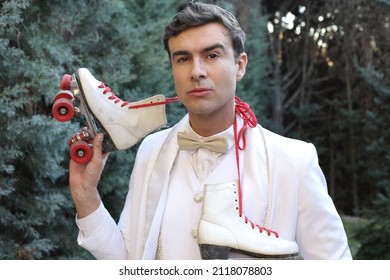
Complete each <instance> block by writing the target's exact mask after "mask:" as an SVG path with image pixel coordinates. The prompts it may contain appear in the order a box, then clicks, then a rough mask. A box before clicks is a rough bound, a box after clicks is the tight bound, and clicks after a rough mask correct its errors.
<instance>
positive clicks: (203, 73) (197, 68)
mask: <svg viewBox="0 0 390 280" xmlns="http://www.w3.org/2000/svg"><path fill="white" fill-rule="evenodd" d="M206 77H207V69H206V65H205V64H204V62H203V61H202V60H200V59H196V60H195V59H194V60H193V64H192V69H191V79H193V80H195V81H198V80H200V79H204V78H206Z"/></svg>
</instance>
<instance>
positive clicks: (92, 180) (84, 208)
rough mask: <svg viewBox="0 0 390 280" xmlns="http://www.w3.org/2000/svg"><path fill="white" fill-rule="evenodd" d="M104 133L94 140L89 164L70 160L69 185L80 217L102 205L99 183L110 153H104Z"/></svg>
mask: <svg viewBox="0 0 390 280" xmlns="http://www.w3.org/2000/svg"><path fill="white" fill-rule="evenodd" d="M102 143H103V134H101V133H99V134H98V135H96V137H95V139H94V140H93V156H92V159H91V160H90V161H89V162H88V163H87V164H77V163H75V162H74V161H72V160H71V161H70V164H69V186H70V192H71V195H72V199H73V202H74V204H75V207H76V211H77V216H78V218H83V217H86V216H88V215H89V214H91V213H92V212H94V211H95V210H96V209H97V208H98V207H99V205H100V203H101V200H100V195H99V192H98V190H97V185H98V183H99V180H100V176H101V174H102V172H103V168H104V165H105V163H106V160H107V158H108V154H104V153H102Z"/></svg>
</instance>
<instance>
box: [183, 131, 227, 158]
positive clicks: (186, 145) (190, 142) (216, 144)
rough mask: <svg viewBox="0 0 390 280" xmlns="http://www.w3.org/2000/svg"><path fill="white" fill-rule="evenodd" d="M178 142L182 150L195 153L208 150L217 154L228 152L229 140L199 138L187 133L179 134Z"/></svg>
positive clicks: (215, 137) (217, 137) (223, 138)
mask: <svg viewBox="0 0 390 280" xmlns="http://www.w3.org/2000/svg"><path fill="white" fill-rule="evenodd" d="M177 142H178V143H179V147H180V149H181V150H188V151H195V150H197V149H199V148H206V149H208V150H209V151H212V152H217V153H226V152H227V150H228V144H227V139H226V138H225V137H222V136H210V137H202V138H199V137H196V136H195V135H192V134H190V133H187V132H178V133H177Z"/></svg>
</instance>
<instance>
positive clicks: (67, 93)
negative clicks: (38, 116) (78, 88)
mask: <svg viewBox="0 0 390 280" xmlns="http://www.w3.org/2000/svg"><path fill="white" fill-rule="evenodd" d="M60 98H66V99H68V100H73V93H72V92H71V91H70V90H60V91H59V92H57V94H56V95H55V96H54V102H55V101H57V100H58V99H60Z"/></svg>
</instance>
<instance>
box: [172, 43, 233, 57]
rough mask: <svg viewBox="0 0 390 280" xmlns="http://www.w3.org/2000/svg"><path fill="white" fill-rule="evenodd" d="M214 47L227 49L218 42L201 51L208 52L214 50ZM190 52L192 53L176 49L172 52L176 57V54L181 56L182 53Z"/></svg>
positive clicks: (187, 53) (187, 52)
mask: <svg viewBox="0 0 390 280" xmlns="http://www.w3.org/2000/svg"><path fill="white" fill-rule="evenodd" d="M214 49H221V50H223V51H225V47H224V46H223V45H222V44H220V43H216V44H214V45H211V46H209V47H206V48H204V49H203V50H202V51H201V52H202V53H206V52H209V51H212V50H214ZM189 54H190V52H189V51H186V50H181V51H176V52H173V53H172V58H174V57H176V56H180V55H189Z"/></svg>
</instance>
